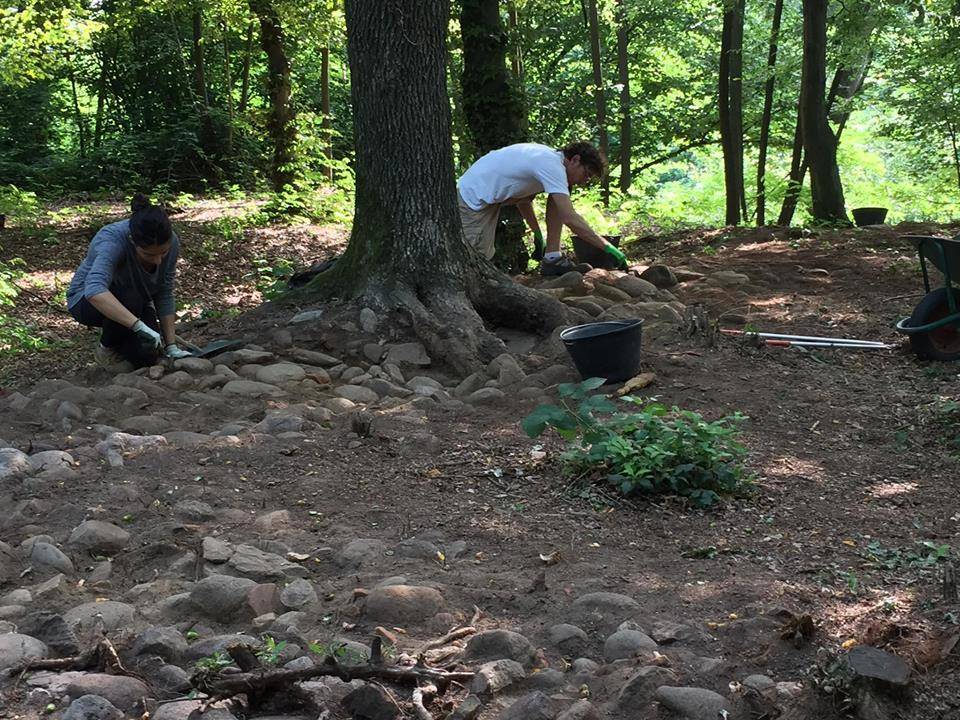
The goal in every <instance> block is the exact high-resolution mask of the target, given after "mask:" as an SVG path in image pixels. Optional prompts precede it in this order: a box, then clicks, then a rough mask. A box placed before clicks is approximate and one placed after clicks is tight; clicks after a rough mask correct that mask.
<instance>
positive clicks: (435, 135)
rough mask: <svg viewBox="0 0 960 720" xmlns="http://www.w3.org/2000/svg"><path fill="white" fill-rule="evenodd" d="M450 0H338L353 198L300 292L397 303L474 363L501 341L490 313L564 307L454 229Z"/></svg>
mask: <svg viewBox="0 0 960 720" xmlns="http://www.w3.org/2000/svg"><path fill="white" fill-rule="evenodd" d="M448 12H449V5H448V0H436V1H435V2H429V3H425V2H421V1H420V0H393V1H392V2H389V3H385V2H382V0H347V2H346V18H347V48H348V53H349V58H350V76H351V78H352V83H351V96H352V100H353V108H354V144H355V148H356V182H357V191H356V201H355V202H356V205H355V213H354V222H353V228H352V231H351V234H350V241H349V243H348V245H347V249H346V251H345V252H344V254H343V257H342V258H341V259H340V261H339V262H338V263H337V264H336V265H335V266H334V267H333V269H331V270H330V271H328V272H326V273H322V274H321V275H319V276H318V277H317V279H316V280H315V281H314V283H313V284H312V285H311V287H310V288H309V289H308V292H309V291H313V292H317V293H321V294H336V295H337V296H339V297H354V298H357V299H358V300H359V301H360V302H361V303H363V304H365V305H367V306H369V307H372V308H374V309H375V310H379V311H380V312H382V313H388V312H390V311H398V312H401V313H402V314H405V315H407V316H408V317H410V318H411V319H412V327H413V330H414V331H415V332H416V333H417V335H418V336H419V337H420V338H421V339H422V340H423V342H424V344H425V345H426V346H427V348H428V351H429V352H430V355H431V357H432V358H434V360H436V361H446V362H447V363H449V364H450V365H451V366H452V367H453V368H454V369H456V370H457V371H460V372H472V371H474V370H477V369H479V368H480V367H482V366H483V364H484V363H485V362H488V361H489V360H490V359H492V358H493V357H495V356H496V355H498V354H500V353H501V352H503V351H504V346H503V343H502V342H501V341H500V340H499V339H498V338H497V337H496V336H494V335H492V334H491V333H489V332H488V331H487V330H486V329H485V328H484V324H483V321H482V320H481V318H480V315H478V311H479V313H480V314H482V315H483V316H484V317H485V318H486V319H487V320H488V321H490V322H491V323H495V324H503V325H513V326H524V327H527V328H528V329H533V330H550V329H552V328H554V327H556V326H557V325H559V324H561V323H563V322H568V321H569V320H570V319H571V317H572V316H573V315H575V314H576V313H571V311H570V309H569V308H567V307H566V306H564V305H562V304H561V303H559V302H557V301H555V300H553V299H552V298H547V297H545V296H544V295H543V294H542V293H537V292H536V291H532V290H529V289H527V288H524V287H522V286H520V285H517V284H515V283H513V282H511V281H510V279H509V278H508V277H507V276H505V275H503V274H502V273H499V272H498V271H496V270H495V269H494V267H493V266H492V265H490V264H489V263H487V262H486V261H485V260H483V259H482V258H481V257H480V256H479V255H477V254H476V253H475V252H474V251H473V250H472V249H470V248H469V247H468V246H467V244H466V243H465V242H464V240H463V231H462V229H461V227H460V218H459V214H458V211H457V203H456V186H455V182H454V175H453V150H452V147H451V142H450V104H449V100H448V97H447V92H446V84H445V72H444V57H445V46H444V37H445V35H446V30H447V20H448V17H449V16H448Z"/></svg>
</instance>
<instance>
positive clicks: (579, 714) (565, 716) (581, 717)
mask: <svg viewBox="0 0 960 720" xmlns="http://www.w3.org/2000/svg"><path fill="white" fill-rule="evenodd" d="M557 720H600V713H599V711H598V710H597V709H596V708H595V707H594V706H593V703H591V702H590V701H589V700H577V702H575V703H574V704H573V705H571V706H570V707H568V708H567V709H566V710H564V711H563V712H562V713H560V714H559V715H557Z"/></svg>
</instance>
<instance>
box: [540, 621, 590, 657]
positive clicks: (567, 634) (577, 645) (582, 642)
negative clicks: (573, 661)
mask: <svg viewBox="0 0 960 720" xmlns="http://www.w3.org/2000/svg"><path fill="white" fill-rule="evenodd" d="M549 637H550V642H551V643H553V644H554V645H556V646H557V648H559V649H560V651H561V652H562V653H563V654H564V655H568V656H573V655H581V654H583V652H584V651H585V650H586V649H587V646H588V645H589V643H590V639H589V638H588V637H587V634H586V633H585V632H584V631H583V630H581V629H580V628H578V627H577V626H576V625H569V624H567V623H561V624H559V625H554V626H553V627H551V628H550V631H549Z"/></svg>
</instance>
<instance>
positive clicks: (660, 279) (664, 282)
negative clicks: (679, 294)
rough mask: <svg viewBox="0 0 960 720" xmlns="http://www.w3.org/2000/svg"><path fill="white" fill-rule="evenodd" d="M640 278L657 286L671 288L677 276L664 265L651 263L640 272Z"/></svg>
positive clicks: (675, 282)
mask: <svg viewBox="0 0 960 720" xmlns="http://www.w3.org/2000/svg"><path fill="white" fill-rule="evenodd" d="M640 278H641V279H642V280H646V281H647V282H649V283H653V284H654V285H656V286H657V287H658V288H671V287H673V286H674V285H676V284H677V276H676V275H674V274H673V270H671V269H670V268H669V267H667V266H666V265H651V266H650V267H648V268H647V269H646V270H644V271H643V272H642V273H640Z"/></svg>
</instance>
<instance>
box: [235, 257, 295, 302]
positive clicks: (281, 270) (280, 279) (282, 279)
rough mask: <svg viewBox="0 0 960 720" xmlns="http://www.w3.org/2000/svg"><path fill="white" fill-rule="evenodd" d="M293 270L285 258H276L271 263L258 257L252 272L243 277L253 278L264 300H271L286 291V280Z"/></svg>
mask: <svg viewBox="0 0 960 720" xmlns="http://www.w3.org/2000/svg"><path fill="white" fill-rule="evenodd" d="M295 270H296V266H295V265H294V264H293V262H292V261H290V260H287V259H286V258H276V259H275V260H273V261H271V260H268V259H267V258H262V257H260V258H255V259H254V261H253V270H252V271H251V272H248V273H247V274H246V275H245V276H244V277H245V278H253V280H254V285H255V286H256V288H257V290H259V291H260V293H261V294H262V295H263V296H264V297H265V298H267V299H268V300H272V299H273V298H276V297H279V296H280V295H282V294H283V293H284V292H285V291H286V290H287V280H289V279H290V276H291V275H292V274H293V273H294V271H295Z"/></svg>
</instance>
